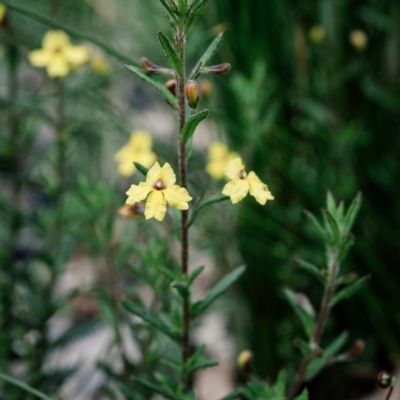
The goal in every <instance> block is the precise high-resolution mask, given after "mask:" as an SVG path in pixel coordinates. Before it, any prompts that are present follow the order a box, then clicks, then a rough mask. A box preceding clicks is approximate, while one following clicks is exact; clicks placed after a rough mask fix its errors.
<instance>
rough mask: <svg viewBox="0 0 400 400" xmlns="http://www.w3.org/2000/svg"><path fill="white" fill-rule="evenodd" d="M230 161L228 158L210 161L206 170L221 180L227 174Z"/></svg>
mask: <svg viewBox="0 0 400 400" xmlns="http://www.w3.org/2000/svg"><path fill="white" fill-rule="evenodd" d="M227 163H228V160H227V159H221V160H214V161H210V162H209V163H208V164H207V165H206V171H207V172H208V173H209V174H210V175H211V177H212V178H214V179H216V180H219V179H222V178H223V177H224V176H225V167H226V164H227Z"/></svg>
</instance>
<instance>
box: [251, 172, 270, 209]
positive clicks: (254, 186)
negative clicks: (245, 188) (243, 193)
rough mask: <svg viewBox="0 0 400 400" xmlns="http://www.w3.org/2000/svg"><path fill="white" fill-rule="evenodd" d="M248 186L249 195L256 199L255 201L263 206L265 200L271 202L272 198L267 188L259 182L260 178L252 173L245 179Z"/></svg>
mask: <svg viewBox="0 0 400 400" xmlns="http://www.w3.org/2000/svg"><path fill="white" fill-rule="evenodd" d="M246 180H247V181H248V182H249V185H250V194H251V195H252V196H253V197H254V198H255V199H256V201H257V202H258V203H260V204H262V205H264V204H265V203H266V202H267V200H273V199H274V196H272V193H271V192H270V191H269V190H268V186H267V185H266V184H265V183H263V182H261V180H260V178H259V177H258V176H257V175H256V174H255V173H254V172H253V171H252V172H250V173H249V175H248V177H247V179H246Z"/></svg>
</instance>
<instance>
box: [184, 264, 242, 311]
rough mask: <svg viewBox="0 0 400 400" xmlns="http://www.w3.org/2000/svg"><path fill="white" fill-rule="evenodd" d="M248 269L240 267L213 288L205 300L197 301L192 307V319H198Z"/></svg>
mask: <svg viewBox="0 0 400 400" xmlns="http://www.w3.org/2000/svg"><path fill="white" fill-rule="evenodd" d="M245 270H246V267H244V266H242V267H238V268H236V269H234V270H233V271H232V272H230V273H229V274H228V275H226V276H225V277H224V278H222V279H221V280H220V281H219V282H218V283H217V284H216V285H215V286H213V287H212V288H211V289H210V290H209V291H208V293H207V294H206V296H205V297H204V299H203V300H200V301H197V302H196V303H194V304H193V306H192V317H193V318H196V317H198V316H199V315H200V314H201V313H203V312H204V311H205V310H206V309H207V308H208V307H209V306H210V305H211V304H212V303H213V302H214V301H215V300H217V299H218V297H220V296H221V295H223V294H224V293H225V292H226V291H227V290H228V289H229V288H230V287H231V286H232V285H233V284H234V283H235V282H236V281H237V280H238V279H239V278H240V276H241V275H242V274H243V273H244V271H245Z"/></svg>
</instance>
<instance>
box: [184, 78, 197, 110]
mask: <svg viewBox="0 0 400 400" xmlns="http://www.w3.org/2000/svg"><path fill="white" fill-rule="evenodd" d="M186 98H187V100H188V102H189V106H190V108H193V109H195V108H196V107H197V104H198V103H199V99H200V98H199V89H198V87H197V83H196V82H195V81H189V82H188V83H187V84H186Z"/></svg>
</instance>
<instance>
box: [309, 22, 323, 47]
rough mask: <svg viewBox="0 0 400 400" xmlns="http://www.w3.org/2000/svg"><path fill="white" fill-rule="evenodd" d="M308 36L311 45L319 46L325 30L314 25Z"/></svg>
mask: <svg viewBox="0 0 400 400" xmlns="http://www.w3.org/2000/svg"><path fill="white" fill-rule="evenodd" d="M308 35H309V38H310V40H311V41H312V42H313V43H316V44H319V43H321V42H323V40H324V39H325V29H324V28H323V27H322V26H321V25H314V26H313V27H312V28H311V29H310V32H309V33H308Z"/></svg>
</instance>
